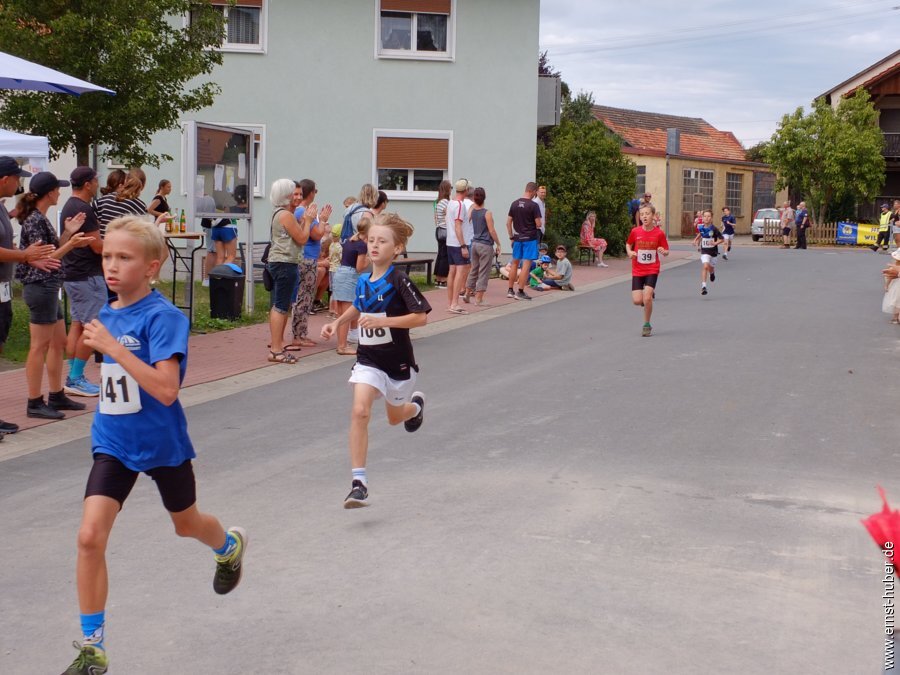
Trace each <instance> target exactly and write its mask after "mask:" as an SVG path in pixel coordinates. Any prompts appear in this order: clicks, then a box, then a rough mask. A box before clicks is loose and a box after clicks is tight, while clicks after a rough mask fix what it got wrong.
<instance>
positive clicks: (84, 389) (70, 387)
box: [63, 375, 100, 396]
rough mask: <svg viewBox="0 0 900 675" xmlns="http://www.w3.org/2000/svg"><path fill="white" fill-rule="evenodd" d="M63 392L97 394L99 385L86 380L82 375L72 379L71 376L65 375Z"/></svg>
mask: <svg viewBox="0 0 900 675" xmlns="http://www.w3.org/2000/svg"><path fill="white" fill-rule="evenodd" d="M63 392H64V393H66V394H72V396H99V395H100V387H98V386H97V385H96V384H94V383H92V382H88V380H87V378H86V377H84V375H82V376H81V377H79V378H77V379H74V380H73V379H72V378H71V377H67V378H66V386H65V387H64V388H63Z"/></svg>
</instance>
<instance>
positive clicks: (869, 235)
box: [856, 223, 878, 246]
mask: <svg viewBox="0 0 900 675" xmlns="http://www.w3.org/2000/svg"><path fill="white" fill-rule="evenodd" d="M876 241H878V225H869V224H867V223H860V224H859V225H857V228H856V243H857V244H858V245H859V246H874V245H875V242H876Z"/></svg>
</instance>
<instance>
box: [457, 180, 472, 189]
mask: <svg viewBox="0 0 900 675" xmlns="http://www.w3.org/2000/svg"><path fill="white" fill-rule="evenodd" d="M468 189H469V181H467V180H466V179H465V178H460V179H459V180H458V181H456V191H457V192H465V191H466V190H468Z"/></svg>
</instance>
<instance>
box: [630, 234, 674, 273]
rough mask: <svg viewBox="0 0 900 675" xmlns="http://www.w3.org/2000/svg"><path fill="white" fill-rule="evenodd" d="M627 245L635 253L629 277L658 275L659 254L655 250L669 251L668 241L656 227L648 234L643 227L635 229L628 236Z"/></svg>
mask: <svg viewBox="0 0 900 675" xmlns="http://www.w3.org/2000/svg"><path fill="white" fill-rule="evenodd" d="M627 243H628V245H629V246H630V247H631V249H632V250H633V251H634V252H635V253H637V257H636V258H632V260H631V276H633V277H647V276H650V275H651V274H659V266H660V265H659V253H658V252H657V249H658V248H659V247H660V246H662V247H663V248H664V249H666V250H667V251H668V250H669V241H668V240H667V239H666V235H665V233H663V231H662V230H661V229H659V228H658V227H654V228H653V229H652V230H650V231H649V232H648V231H647V230H645V229H644V228H643V227H635V228H633V229H632V230H631V234H629V235H628V241H627Z"/></svg>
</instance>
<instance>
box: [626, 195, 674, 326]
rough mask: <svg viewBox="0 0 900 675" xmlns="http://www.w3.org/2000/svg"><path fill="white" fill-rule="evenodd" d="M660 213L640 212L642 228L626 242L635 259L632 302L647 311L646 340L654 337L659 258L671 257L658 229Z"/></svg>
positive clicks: (649, 209) (646, 208)
mask: <svg viewBox="0 0 900 675" xmlns="http://www.w3.org/2000/svg"><path fill="white" fill-rule="evenodd" d="M655 214H656V209H655V208H654V207H653V206H652V205H651V204H645V205H644V206H642V207H641V210H640V219H641V226H640V227H635V228H634V229H632V230H631V234H629V235H628V240H627V241H626V242H625V251H626V253H628V257H630V258H631V301H632V302H633V303H634V304H635V305H640V306H642V307H643V308H644V327H643V329H642V330H641V336H642V337H650V331H651V330H652V327H651V326H650V315H651V314H652V313H653V289H654V288H656V280H657V278H658V277H659V268H660V263H659V256H661V255H663V256H667V255H669V242H668V240H667V239H666V235H665V233H664V232H663V231H662V230H661V229H659V228H658V227H657V226H656V225H655V221H654V215H655Z"/></svg>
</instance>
